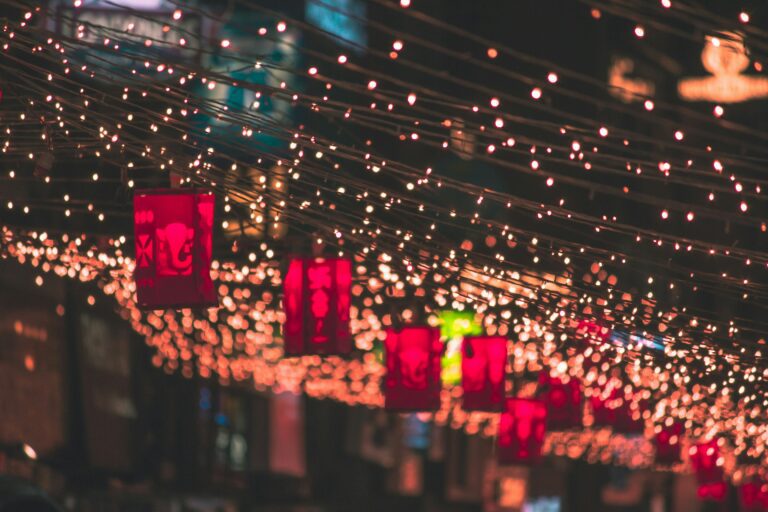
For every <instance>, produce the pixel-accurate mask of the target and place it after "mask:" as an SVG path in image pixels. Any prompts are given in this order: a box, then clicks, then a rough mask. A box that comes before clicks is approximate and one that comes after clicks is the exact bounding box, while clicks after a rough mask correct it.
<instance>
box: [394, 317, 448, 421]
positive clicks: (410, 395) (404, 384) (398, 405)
mask: <svg viewBox="0 0 768 512" xmlns="http://www.w3.org/2000/svg"><path fill="white" fill-rule="evenodd" d="M384 347H385V349H386V366H387V376H386V377H385V379H384V393H385V401H384V407H385V408H386V409H392V410H398V411H431V410H437V409H439V408H440V389H441V381H440V357H441V355H442V352H443V344H442V343H441V342H440V330H439V329H434V328H431V327H404V328H403V329H401V330H399V331H398V330H394V329H389V330H388V331H387V338H386V340H385V342H384Z"/></svg>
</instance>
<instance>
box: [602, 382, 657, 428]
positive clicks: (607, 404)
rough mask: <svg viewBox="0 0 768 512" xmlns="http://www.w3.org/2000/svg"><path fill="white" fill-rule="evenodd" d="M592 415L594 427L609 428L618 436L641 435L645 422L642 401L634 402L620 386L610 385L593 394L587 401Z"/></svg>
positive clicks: (633, 398) (632, 397) (631, 396)
mask: <svg viewBox="0 0 768 512" xmlns="http://www.w3.org/2000/svg"><path fill="white" fill-rule="evenodd" d="M589 403H590V405H591V406H592V413H593V415H594V420H595V421H594V426H596V427H611V428H612V429H613V431H614V432H616V433H618V434H626V435H636V434H642V433H643V430H644V429H645V422H644V421H643V418H642V413H643V410H644V408H645V405H646V404H645V403H644V402H643V401H638V400H635V397H634V395H633V393H631V392H627V391H625V390H624V388H623V387H622V386H621V384H620V383H619V384H614V383H610V384H609V385H608V386H606V388H605V389H603V390H600V391H598V392H596V393H595V394H593V395H592V396H591V397H590V400H589Z"/></svg>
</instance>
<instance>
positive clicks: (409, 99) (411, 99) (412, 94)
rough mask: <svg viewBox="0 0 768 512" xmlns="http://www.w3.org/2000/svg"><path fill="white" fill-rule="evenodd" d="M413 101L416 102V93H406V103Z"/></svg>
mask: <svg viewBox="0 0 768 512" xmlns="http://www.w3.org/2000/svg"><path fill="white" fill-rule="evenodd" d="M414 103H416V94H415V93H411V94H409V95H408V104H409V105H413V104H414Z"/></svg>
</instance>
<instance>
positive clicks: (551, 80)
mask: <svg viewBox="0 0 768 512" xmlns="http://www.w3.org/2000/svg"><path fill="white" fill-rule="evenodd" d="M547 80H548V81H549V83H551V84H556V83H557V73H550V74H548V75H547Z"/></svg>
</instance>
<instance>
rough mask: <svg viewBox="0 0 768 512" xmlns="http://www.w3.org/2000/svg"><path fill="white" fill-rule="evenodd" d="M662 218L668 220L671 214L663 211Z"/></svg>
mask: <svg viewBox="0 0 768 512" xmlns="http://www.w3.org/2000/svg"><path fill="white" fill-rule="evenodd" d="M661 218H662V219H664V220H667V219H668V218H669V212H668V211H667V210H661Z"/></svg>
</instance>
